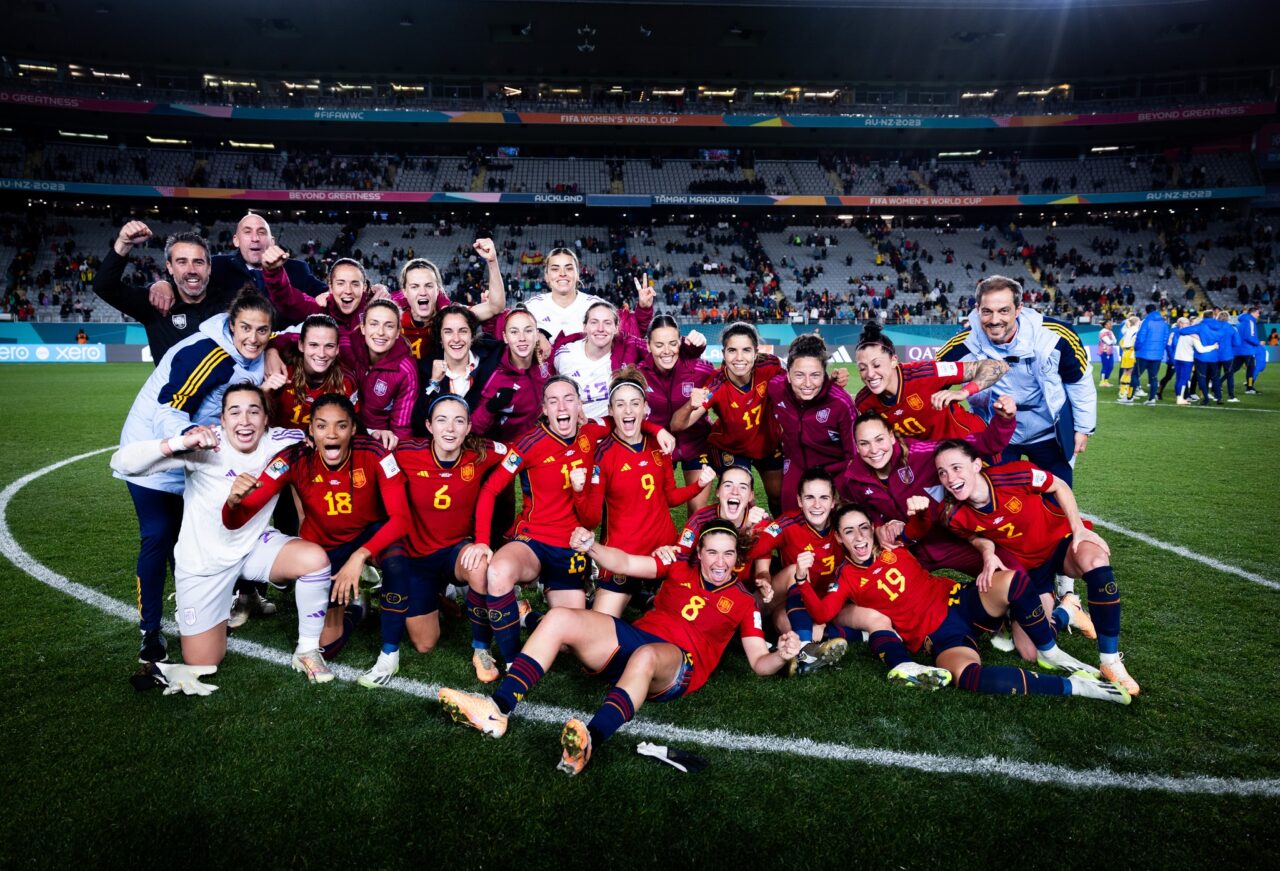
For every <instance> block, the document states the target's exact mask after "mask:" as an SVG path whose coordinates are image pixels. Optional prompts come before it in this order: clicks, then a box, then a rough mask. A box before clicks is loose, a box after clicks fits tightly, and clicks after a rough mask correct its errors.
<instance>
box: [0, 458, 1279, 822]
mask: <svg viewBox="0 0 1280 871" xmlns="http://www.w3.org/2000/svg"><path fill="white" fill-rule="evenodd" d="M113 449H114V448H103V449H102V450H97V451H89V452H88V453H84V454H79V455H77V456H74V457H69V458H67V459H65V460H62V461H60V462H57V463H53V464H52V465H49V466H45V467H44V468H43V469H37V470H36V471H34V472H31V473H30V474H28V475H23V476H22V477H21V478H19V479H18V480H16V481H14V482H13V483H12V484H10V485H9V486H7V487H5V488H4V490H2V491H0V553H3V554H4V556H5V557H7V558H8V559H9V561H10V562H12V563H13V564H14V565H15V566H17V567H18V568H19V569H21V570H22V571H24V572H26V573H27V574H29V575H30V576H31V577H33V578H35V579H36V580H38V581H40V582H41V583H42V584H46V585H47V586H49V587H52V588H53V589H55V590H58V591H59V592H62V593H66V594H67V595H69V596H72V597H73V598H76V599H79V600H80V601H82V602H85V603H87V604H90V605H92V606H94V607H95V608H97V609H99V610H100V611H104V612H106V613H107V614H111V615H112V616H115V617H120V618H122V619H124V620H128V621H130V622H132V621H133V620H134V619H136V615H137V612H136V611H135V610H134V609H133V608H132V607H130V606H129V605H126V604H125V603H124V602H120V601H117V600H116V599H112V598H111V597H110V596H106V595H104V594H102V593H100V592H98V591H97V590H94V589H91V588H89V587H86V586H84V585H83V584H78V583H76V582H75V581H72V580H69V579H67V578H65V577H63V576H62V575H60V574H58V573H57V572H55V571H53V570H52V569H49V568H48V567H46V566H44V565H42V564H41V563H39V562H38V561H36V559H35V558H34V557H32V556H31V555H30V554H29V553H27V552H26V551H25V550H23V548H22V546H21V545H19V544H18V542H17V540H15V539H14V537H13V534H12V533H11V531H10V530H9V521H8V510H9V503H10V502H11V501H12V500H13V497H14V496H15V495H17V493H18V492H19V491H20V490H21V489H22V488H23V487H25V486H26V485H27V484H30V483H31V482H32V481H34V480H36V479H37V478H40V477H43V476H44V475H47V474H49V473H50V472H53V471H56V470H57V469H61V468H62V467H63V466H66V465H68V464H70V463H74V462H77V461H79V460H83V459H86V458H88V457H95V456H98V455H99V454H103V453H106V452H107V451H109V450H113ZM164 628H165V631H166V632H169V633H173V632H175V631H176V627H175V626H174V625H173V624H172V623H171V622H169V621H166V622H165V627H164ZM227 647H228V649H229V650H231V651H234V652H235V653H238V654H241V655H243V656H251V657H253V658H254V659H258V660H261V661H263V662H268V663H272V664H274V665H280V666H286V667H287V666H288V665H289V663H290V657H289V654H287V653H285V652H284V651H282V650H277V649H275V648H272V647H267V646H266V645H263V644H257V643H255V642H252V641H245V640H243V639H239V638H231V639H229V640H228V643H227ZM333 671H334V674H335V675H336V676H337V677H338V678H340V679H341V680H344V681H354V680H355V679H356V678H357V677H359V676H360V674H361V672H360V670H358V669H355V668H352V667H351V666H345V665H335V666H334V668H333ZM390 685H391V687H392V688H394V689H397V690H400V691H401V692H404V693H407V694H409V695H412V696H416V697H418V698H423V699H432V700H434V699H435V697H436V694H437V693H438V692H439V691H440V687H439V686H438V685H436V684H427V683H421V682H419V681H415V680H409V679H407V678H394V679H393V680H392V681H391V684H390ZM583 716H584V715H583V713H582V712H581V711H574V710H571V709H569V708H561V707H557V706H553V705H540V704H529V703H526V704H524V705H521V706H520V709H519V711H518V713H517V717H518V718H519V719H523V720H530V721H533V722H536V723H547V724H550V725H553V726H557V727H558V726H560V725H561V724H563V723H564V721H565V720H567V719H569V718H570V717H583ZM623 731H625V732H626V733H627V734H628V735H632V736H634V737H636V738H645V739H657V740H660V741H666V742H673V743H690V744H701V745H703V746H705V747H715V748H717V749H720V750H736V751H746V752H752V753H783V754H789V755H792V756H801V757H805V758H809V759H819V760H824V761H832V762H856V763H861V764H863V765H875V766H880V767H885V768H907V769H912V770H915V771H922V772H927V773H930V774H960V775H969V776H981V777H989V776H991V775H1002V776H1004V777H1007V778H1010V779H1011V780H1021V781H1025V782H1027V783H1040V784H1046V785H1049V786H1064V787H1070V788H1075V789H1105V788H1110V789H1126V790H1133V791H1140V792H1171V793H1178V794H1182V795H1224V796H1264V797H1268V798H1271V797H1280V779H1273V780H1265V779H1264V780H1244V779H1241V778H1236V777H1210V776H1207V775H1190V776H1184V777H1176V776H1172V775H1165V774H1125V773H1122V772H1116V771H1109V770H1108V769H1105V768H1091V769H1076V768H1067V767H1065V766H1062V765H1048V764H1044V763H1039V762H1019V761H1017V760H1013V759H1002V758H1000V757H998V756H982V757H977V758H973V757H964V756H939V755H937V754H933V753H909V752H905V751H897V750H881V749H878V748H873V747H850V746H848V745H845V744H832V743H828V742H824V741H814V740H812V739H809V738H784V737H780V736H775V735H743V734H739V733H736V732H730V731H727V730H724V729H687V728H684V727H681V726H672V725H668V724H665V723H655V722H651V721H648V720H633V721H632V722H631V723H628V724H627V725H626V726H625V727H623Z"/></svg>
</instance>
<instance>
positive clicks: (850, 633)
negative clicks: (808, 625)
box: [822, 623, 863, 644]
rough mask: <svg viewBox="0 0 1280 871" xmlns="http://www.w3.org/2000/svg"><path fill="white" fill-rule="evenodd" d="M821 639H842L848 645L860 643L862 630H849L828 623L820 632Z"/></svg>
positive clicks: (836, 624)
mask: <svg viewBox="0 0 1280 871" xmlns="http://www.w3.org/2000/svg"><path fill="white" fill-rule="evenodd" d="M822 637H823V638H843V639H844V640H845V641H847V642H849V643H850V644H861V643H862V640H863V639H862V630H861V629H850V628H849V627H848V626H841V625H839V624H838V623H828V624H826V626H825V627H824V628H823V630H822Z"/></svg>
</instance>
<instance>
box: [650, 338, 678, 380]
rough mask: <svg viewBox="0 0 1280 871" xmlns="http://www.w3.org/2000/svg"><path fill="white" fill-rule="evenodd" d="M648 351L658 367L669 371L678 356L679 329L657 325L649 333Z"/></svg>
mask: <svg viewBox="0 0 1280 871" xmlns="http://www.w3.org/2000/svg"><path fill="white" fill-rule="evenodd" d="M649 353H650V354H652V355H653V362H655V363H657V364H658V369H660V370H661V371H663V372H670V371H671V370H672V369H674V368H675V367H676V360H678V359H679V358H680V331H679V330H678V329H676V328H675V327H659V328H658V329H656V330H654V331H653V332H652V333H650V334H649Z"/></svg>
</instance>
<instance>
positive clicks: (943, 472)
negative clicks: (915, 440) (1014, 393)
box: [934, 440, 1140, 696]
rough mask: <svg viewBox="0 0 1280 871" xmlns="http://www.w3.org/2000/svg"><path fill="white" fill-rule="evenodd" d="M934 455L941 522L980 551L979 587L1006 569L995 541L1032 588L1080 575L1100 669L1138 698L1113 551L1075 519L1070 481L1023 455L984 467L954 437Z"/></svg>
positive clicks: (1047, 590)
mask: <svg viewBox="0 0 1280 871" xmlns="http://www.w3.org/2000/svg"><path fill="white" fill-rule="evenodd" d="M934 460H935V462H936V464H937V470H938V481H939V483H941V484H942V486H943V487H944V488H945V489H946V491H947V502H946V504H945V505H944V506H943V511H942V518H943V520H944V521H945V522H946V523H947V525H948V526H949V527H950V529H951V530H952V531H953V532H955V533H956V534H958V535H964V536H967V537H968V538H969V540H970V541H971V542H972V543H973V545H974V547H976V548H978V549H979V550H980V551H981V552H982V557H983V568H982V573H981V574H979V575H978V577H977V583H978V585H979V586H982V585H983V584H984V583H985V582H987V581H989V579H990V577H991V575H992V573H993V572H995V571H998V570H1000V569H1003V568H1005V566H1004V564H1003V562H1002V561H1001V560H1000V558H999V556H998V555H997V554H996V552H995V548H996V545H999V546H1001V547H1003V548H1005V549H1006V550H1008V551H1009V552H1010V553H1012V554H1013V555H1014V557H1015V558H1017V560H1018V561H1019V562H1020V563H1021V564H1022V565H1023V566H1024V567H1025V568H1026V571H1027V572H1028V573H1029V574H1030V576H1031V582H1032V589H1034V590H1035V592H1036V593H1037V594H1041V595H1044V594H1051V593H1052V592H1053V579H1054V576H1055V575H1057V574H1066V575H1068V576H1070V577H1072V578H1083V579H1084V582H1085V583H1086V584H1087V585H1088V589H1089V593H1088V595H1089V616H1090V617H1091V618H1092V623H1093V627H1094V629H1095V631H1096V633H1097V641H1098V654H1099V658H1100V660H1101V662H1102V666H1101V671H1102V675H1103V677H1105V678H1107V679H1108V680H1113V681H1115V682H1116V683H1118V684H1120V685H1121V686H1123V687H1124V688H1125V689H1126V690H1128V692H1129V693H1130V694H1131V695H1135V696H1136V695H1137V694H1138V693H1139V692H1140V688H1139V686H1138V683H1137V681H1135V680H1134V679H1133V678H1132V677H1130V676H1129V671H1128V669H1126V668H1125V665H1124V662H1123V661H1122V658H1121V655H1120V590H1119V587H1118V586H1117V584H1116V576H1115V573H1114V572H1113V571H1112V569H1111V559H1110V556H1111V549H1110V548H1109V547H1107V543H1106V542H1105V541H1103V540H1102V537H1101V536H1099V535H1098V534H1097V533H1096V532H1094V531H1093V529H1092V528H1091V527H1090V524H1089V523H1088V522H1087V521H1085V520H1084V519H1082V518H1081V517H1080V509H1079V507H1078V506H1077V504H1076V498H1075V495H1074V494H1073V493H1072V492H1071V487H1070V486H1068V485H1067V483H1066V482H1065V481H1063V480H1061V479H1060V478H1055V477H1054V476H1053V475H1052V474H1050V473H1049V472H1046V471H1044V470H1043V469H1039V468H1037V467H1036V466H1034V465H1032V464H1031V463H1028V462H1025V461H1021V460H1020V461H1017V462H1013V463H1006V464H1004V465H1002V466H993V467H992V468H989V469H985V468H984V467H983V462H982V458H981V457H980V455H979V454H978V453H977V451H975V450H974V449H973V446H972V445H970V444H968V443H967V442H962V441H957V440H949V441H945V442H942V443H941V444H940V445H938V447H937V450H936V451H935V453H934ZM1046 497H1052V500H1050V499H1048V498H1046ZM1055 502H1056V503H1057V504H1054V503H1055Z"/></svg>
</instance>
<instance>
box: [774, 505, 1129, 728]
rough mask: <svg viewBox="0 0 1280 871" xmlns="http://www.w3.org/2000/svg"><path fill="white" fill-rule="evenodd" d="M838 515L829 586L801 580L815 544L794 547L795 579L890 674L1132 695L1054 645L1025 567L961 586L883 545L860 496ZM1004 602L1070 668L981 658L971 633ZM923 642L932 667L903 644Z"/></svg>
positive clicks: (920, 682) (811, 603)
mask: <svg viewBox="0 0 1280 871" xmlns="http://www.w3.org/2000/svg"><path fill="white" fill-rule="evenodd" d="M911 498H912V500H913V501H912V504H911V507H912V509H913V510H914V511H921V510H924V509H926V508H927V507H928V501H929V500H928V499H927V498H926V497H924V496H913V497H911ZM835 525H836V530H837V534H838V535H839V536H840V541H841V543H842V544H843V545H844V548H845V551H846V553H847V554H848V560H847V561H846V562H845V563H844V565H843V566H842V567H841V570H840V574H839V575H837V576H836V579H835V581H834V582H833V583H832V584H831V586H830V589H829V590H828V592H827V594H826V595H825V596H819V594H818V593H817V592H816V591H815V590H814V589H813V586H812V585H811V584H809V583H808V580H809V572H810V570H811V569H812V568H813V565H814V554H813V552H812V551H808V552H805V553H802V554H800V556H799V557H797V560H796V570H795V581H796V584H797V585H798V586H799V588H800V594H801V596H802V597H803V598H804V604H805V607H806V608H807V609H808V611H809V613H810V614H811V615H812V616H813V619H814V621H815V622H821V623H827V622H830V621H833V620H834V621H836V622H838V623H840V624H842V625H844V626H848V627H850V628H852V629H861V630H864V631H868V632H870V633H871V637H870V639H869V640H868V644H869V645H870V647H871V651H872V653H874V654H875V655H876V656H878V657H879V658H880V660H881V661H882V662H883V663H884V664H885V665H887V666H889V669H890V671H889V679H890V680H891V681H895V682H898V683H902V684H904V685H907V686H913V687H926V688H929V689H937V688H938V687H941V686H945V685H947V684H948V683H950V682H951V679H952V678H955V681H956V685H957V686H959V687H960V688H961V689H964V690H969V691H971V692H978V693H991V694H993V695H1023V694H1030V695H1052V696H1082V697H1084V698H1091V699H1100V700H1102V701H1108V702H1117V703H1119V704H1122V705H1127V704H1129V693H1128V691H1127V690H1125V689H1124V687H1122V686H1120V685H1119V684H1117V683H1113V682H1111V681H1109V680H1104V679H1102V678H1100V677H1098V676H1097V675H1098V672H1097V669H1094V668H1091V667H1090V666H1087V665H1085V664H1084V663H1083V662H1080V661H1079V660H1077V659H1075V658H1073V657H1071V656H1070V655H1068V654H1067V653H1066V651H1064V650H1062V648H1060V647H1058V645H1057V642H1056V640H1055V636H1054V631H1053V627H1052V626H1051V625H1050V623H1049V621H1048V620H1047V619H1045V614H1044V609H1043V607H1042V606H1041V604H1040V598H1039V596H1037V595H1036V594H1035V592H1034V591H1033V590H1032V585H1031V581H1030V579H1029V578H1028V577H1027V575H1026V573H1025V572H1021V571H1019V572H1011V571H1007V570H1000V571H995V572H993V573H992V574H991V577H990V578H989V580H988V581H987V583H986V584H985V585H980V584H972V585H970V586H967V587H964V588H963V589H962V588H961V586H960V585H959V584H957V583H955V582H954V581H951V580H948V579H946V578H939V577H935V576H933V575H930V574H929V573H928V571H926V570H925V569H924V567H923V566H921V565H920V563H919V561H918V560H916V558H915V557H914V556H912V555H911V552H910V551H909V550H907V549H906V548H905V547H898V548H892V549H885V548H881V547H880V545H879V543H878V542H877V541H876V537H875V534H874V532H873V531H872V527H871V519H870V518H869V517H868V516H867V512H866V511H864V510H863V509H862V508H860V507H859V506H857V505H845V506H843V507H841V508H839V509H837V510H836V513H835ZM1007 610H1011V611H1012V612H1013V615H1014V618H1015V619H1016V620H1017V621H1018V624H1019V625H1020V626H1022V628H1023V629H1024V630H1026V633H1027V636H1028V637H1029V638H1030V639H1031V640H1032V642H1034V643H1035V645H1036V648H1037V650H1038V651H1039V657H1038V662H1039V665H1040V667H1041V668H1044V669H1049V670H1062V671H1066V672H1068V673H1069V675H1070V676H1069V677H1059V676H1054V675H1043V674H1037V673H1036V672H1034V671H1027V670H1026V669H1021V668H1011V667H1008V666H983V664H982V658H981V657H980V656H979V655H978V644H977V640H976V639H977V638H979V637H981V635H982V634H983V633H984V632H992V631H994V630H995V629H996V628H998V627H999V625H1000V622H1001V620H1002V619H1003V616H1004V613H1005V611H1007ZM922 648H924V649H926V650H928V651H929V652H931V653H932V655H933V658H934V661H935V662H936V663H937V666H938V667H937V668H933V667H930V666H925V665H921V664H920V663H917V662H915V661H913V660H912V659H911V653H910V652H909V651H919V650H920V649H922Z"/></svg>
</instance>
